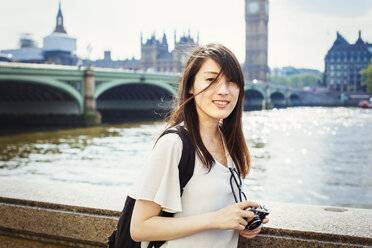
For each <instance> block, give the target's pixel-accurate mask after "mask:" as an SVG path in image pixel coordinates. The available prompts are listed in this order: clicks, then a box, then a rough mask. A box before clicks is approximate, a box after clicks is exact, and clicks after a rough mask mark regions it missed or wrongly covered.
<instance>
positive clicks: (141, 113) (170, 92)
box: [95, 80, 176, 122]
mask: <svg viewBox="0 0 372 248" xmlns="http://www.w3.org/2000/svg"><path fill="white" fill-rule="evenodd" d="M175 95H176V91H175V89H174V88H172V87H171V86H169V85H167V84H165V83H161V82H156V81H150V82H149V81H147V80H146V82H144V83H141V82H138V81H137V82H136V81H135V80H127V81H122V80H121V81H119V80H117V81H112V82H108V83H101V84H99V85H98V87H97V89H96V91H95V98H96V104H97V105H96V106H97V110H98V111H99V112H101V114H102V120H103V121H104V122H116V121H118V122H119V121H121V120H125V119H127V118H128V119H136V118H139V119H142V120H143V119H147V118H149V119H153V118H161V115H159V113H160V114H161V113H164V112H168V111H169V110H170V109H171V108H173V98H174V96H175Z"/></svg>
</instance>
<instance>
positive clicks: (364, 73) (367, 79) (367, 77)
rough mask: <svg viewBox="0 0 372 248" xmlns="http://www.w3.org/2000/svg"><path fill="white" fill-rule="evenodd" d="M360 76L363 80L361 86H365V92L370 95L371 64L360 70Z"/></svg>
mask: <svg viewBox="0 0 372 248" xmlns="http://www.w3.org/2000/svg"><path fill="white" fill-rule="evenodd" d="M362 76H363V79H364V81H363V82H362V85H366V86H367V92H368V93H372V64H370V65H369V66H368V67H367V68H366V69H363V70H362Z"/></svg>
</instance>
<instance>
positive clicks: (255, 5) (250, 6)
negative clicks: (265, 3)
mask: <svg viewBox="0 0 372 248" xmlns="http://www.w3.org/2000/svg"><path fill="white" fill-rule="evenodd" d="M259 7H260V6H259V5H258V3H257V2H256V1H253V2H249V3H248V6H247V10H248V12H249V13H251V14H255V13H257V11H258V9H259Z"/></svg>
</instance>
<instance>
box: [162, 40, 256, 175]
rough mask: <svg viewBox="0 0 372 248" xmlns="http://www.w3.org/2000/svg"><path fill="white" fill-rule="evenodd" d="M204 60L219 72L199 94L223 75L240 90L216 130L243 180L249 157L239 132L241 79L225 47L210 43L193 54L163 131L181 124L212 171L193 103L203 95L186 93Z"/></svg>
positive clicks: (234, 59)
mask: <svg viewBox="0 0 372 248" xmlns="http://www.w3.org/2000/svg"><path fill="white" fill-rule="evenodd" d="M207 58H211V59H213V60H214V61H215V62H216V63H217V64H219V66H220V67H221V71H220V72H219V74H218V75H217V77H216V79H215V80H214V82H212V83H211V84H210V85H209V86H208V87H207V88H205V89H204V90H203V91H205V90H206V89H208V88H209V87H210V86H211V85H212V84H214V83H216V82H217V81H218V80H219V78H220V77H221V75H222V74H223V75H225V76H226V78H228V79H229V80H230V81H232V82H235V83H236V84H237V85H238V86H239V89H240V91H239V98H238V102H237V104H236V106H235V108H234V110H233V111H232V113H231V114H230V115H229V116H228V117H227V118H225V119H224V120H223V121H222V123H221V126H220V127H221V130H222V133H223V135H224V138H225V141H226V147H227V150H228V152H229V154H230V156H231V158H232V160H233V161H234V163H235V165H236V167H237V168H238V170H239V172H240V174H241V175H242V176H243V177H245V176H246V175H247V174H248V172H249V169H250V164H251V163H250V155H249V152H248V148H247V145H246V143H245V139H244V134H243V131H242V112H243V103H244V76H243V72H242V68H241V66H240V64H239V62H238V60H237V59H236V57H235V55H234V54H233V53H232V52H231V51H230V50H229V49H228V48H227V47H225V46H223V45H221V44H215V43H211V44H208V45H204V46H198V47H196V48H195V49H194V50H193V52H192V53H191V56H190V57H189V59H188V60H187V62H186V65H185V68H184V71H183V73H182V75H181V78H180V84H179V88H178V95H177V99H176V108H175V109H174V110H173V113H172V114H171V116H170V118H169V120H168V125H167V127H169V128H171V127H174V126H176V125H179V124H181V123H182V122H183V123H184V127H185V128H186V129H187V130H188V133H189V135H190V138H191V140H192V142H193V144H194V146H195V148H196V153H197V154H198V156H199V158H200V160H201V161H202V163H203V164H204V166H205V167H206V168H208V169H209V170H210V169H211V168H212V166H213V165H214V164H215V160H214V158H213V156H212V155H211V154H210V153H209V152H208V150H207V148H206V147H205V146H204V144H203V141H202V139H201V136H200V130H199V118H198V113H197V111H196V107H195V101H194V98H195V96H196V95H198V94H200V93H202V92H203V91H201V92H199V93H198V94H196V95H192V94H190V93H189V92H190V89H191V88H192V86H193V84H194V80H195V75H196V73H197V72H198V71H199V70H200V68H201V66H202V64H203V63H204V62H205V60H206V59H207Z"/></svg>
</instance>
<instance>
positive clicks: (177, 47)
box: [141, 32, 199, 72]
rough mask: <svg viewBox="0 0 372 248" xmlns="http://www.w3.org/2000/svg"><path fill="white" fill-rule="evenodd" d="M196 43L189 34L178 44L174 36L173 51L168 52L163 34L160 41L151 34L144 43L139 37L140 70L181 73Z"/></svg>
mask: <svg viewBox="0 0 372 248" xmlns="http://www.w3.org/2000/svg"><path fill="white" fill-rule="evenodd" d="M198 42H199V41H197V42H195V41H194V39H193V38H192V37H191V36H190V32H189V35H188V36H185V35H183V36H182V37H181V38H180V40H179V41H178V42H177V39H176V34H174V50H173V51H172V52H169V49H168V41H167V37H166V35H165V34H163V38H162V39H161V40H157V39H156V38H155V34H153V35H152V36H151V38H149V39H147V40H146V41H145V42H142V35H141V69H142V70H144V71H148V70H151V71H156V72H181V71H182V70H183V66H184V63H185V62H186V58H187V57H188V55H189V52H190V51H191V49H192V48H194V47H195V46H196V45H197V44H198Z"/></svg>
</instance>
